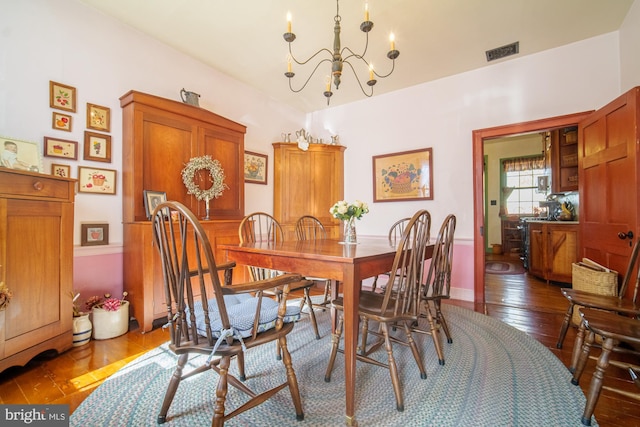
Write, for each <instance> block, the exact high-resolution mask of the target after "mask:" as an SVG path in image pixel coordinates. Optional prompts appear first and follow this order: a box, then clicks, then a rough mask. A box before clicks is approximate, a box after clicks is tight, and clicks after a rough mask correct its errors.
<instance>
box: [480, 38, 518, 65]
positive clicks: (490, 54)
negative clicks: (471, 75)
mask: <svg viewBox="0 0 640 427" xmlns="http://www.w3.org/2000/svg"><path fill="white" fill-rule="evenodd" d="M518 52H520V42H515V43H511V44H508V45H506V46H501V47H497V48H495V49H491V50H488V51H487V52H486V54H487V62H491V61H494V60H496V59H500V58H504V57H505V56H511V55H515V54H516V53H518Z"/></svg>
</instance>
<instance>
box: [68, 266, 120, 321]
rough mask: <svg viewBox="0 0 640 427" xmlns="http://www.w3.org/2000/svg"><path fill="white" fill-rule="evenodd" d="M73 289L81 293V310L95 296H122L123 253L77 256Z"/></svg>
mask: <svg viewBox="0 0 640 427" xmlns="http://www.w3.org/2000/svg"><path fill="white" fill-rule="evenodd" d="M73 289H74V291H75V292H80V304H81V310H84V302H85V301H86V300H87V299H88V298H89V297H91V296H93V295H104V294H105V293H110V294H111V295H113V296H114V297H120V296H121V295H122V253H110V254H98V255H83V256H75V257H74V259H73Z"/></svg>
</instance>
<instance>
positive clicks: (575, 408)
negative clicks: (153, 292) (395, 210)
mask: <svg viewBox="0 0 640 427" xmlns="http://www.w3.org/2000/svg"><path fill="white" fill-rule="evenodd" d="M443 310H444V312H445V317H446V319H447V321H448V323H449V327H450V329H451V334H452V337H453V343H451V344H448V343H446V340H444V339H443V340H442V342H443V344H442V345H443V348H444V352H445V359H446V364H445V365H444V366H440V365H438V361H437V357H436V354H435V349H434V346H433V342H432V340H431V337H430V336H418V337H416V339H417V341H418V342H419V344H420V348H421V349H422V351H423V353H422V357H423V360H424V362H425V367H426V369H427V375H428V377H427V379H420V375H419V372H418V368H417V366H416V364H415V361H414V360H413V357H412V355H411V352H410V350H409V349H408V348H407V347H404V346H394V355H395V356H396V361H397V364H398V368H399V373H400V376H401V383H402V384H401V385H402V390H403V393H404V400H405V402H404V404H405V410H404V412H398V411H396V404H395V399H394V395H393V389H392V385H391V379H390V376H389V372H388V370H387V369H384V368H381V367H378V366H374V365H370V364H366V363H361V362H358V364H357V371H356V375H357V379H356V396H355V402H356V420H357V421H358V425H359V426H360V427H362V426H385V427H387V426H439V427H440V426H455V427H458V426H523V425H545V426H574V425H575V426H581V425H582V424H581V423H580V417H581V415H582V412H583V410H584V405H585V400H586V399H585V396H584V394H583V393H582V391H581V389H580V387H576V386H573V385H571V383H570V380H571V374H570V373H569V371H568V370H567V368H566V367H565V366H564V365H563V364H562V363H561V362H560V360H558V358H557V357H556V356H555V355H554V354H553V353H551V351H550V350H549V349H547V348H546V347H544V346H543V345H542V344H540V343H539V342H537V341H536V340H535V339H533V338H531V337H530V336H528V335H527V334H525V333H524V332H521V331H519V330H517V329H515V328H513V327H511V326H509V325H506V324H504V323H502V322H500V321H498V320H496V319H492V318H490V317H488V316H485V315H482V314H479V313H475V312H472V311H470V310H466V309H463V308H460V307H456V306H452V305H444V306H443ZM316 316H317V319H318V323H319V325H318V326H319V330H320V334H321V336H322V339H320V340H316V339H315V337H314V333H313V330H312V328H311V325H310V322H309V320H308V318H307V317H306V316H304V317H303V319H302V320H301V321H299V322H298V324H296V326H295V328H294V329H293V331H292V332H291V333H290V334H289V338H288V347H289V350H290V352H291V356H292V359H293V364H294V368H295V371H296V375H297V378H298V383H299V386H300V393H301V397H302V403H303V408H304V412H305V419H304V421H302V422H297V421H296V418H295V410H294V408H293V403H292V401H291V396H290V394H289V391H288V389H284V390H282V391H280V392H278V393H277V394H276V395H275V396H273V397H272V398H271V399H269V400H267V401H266V402H265V403H263V404H261V405H259V406H258V407H256V408H253V409H251V410H249V411H246V412H244V413H243V414H241V415H239V416H237V417H235V418H233V419H232V420H230V421H229V422H228V423H226V425H229V426H298V427H311V426H322V427H324V426H342V425H345V416H344V412H345V391H344V380H343V378H344V363H343V361H344V358H343V356H342V355H341V354H338V357H337V359H336V364H335V366H334V370H333V373H332V377H331V382H329V383H326V382H325V381H324V375H325V370H326V367H327V360H328V357H329V353H330V350H331V336H330V326H331V322H330V317H329V311H328V310H327V311H324V312H322V311H316ZM419 335H421V334H419ZM377 358H378V359H379V360H381V361H384V362H385V363H386V352H385V351H384V349H382V350H381V351H378V352H377ZM203 360H204V356H197V357H193V358H192V359H191V360H190V361H189V363H188V365H187V367H186V368H185V371H186V370H187V369H191V368H193V367H195V366H198V365H199V364H201V363H202V362H203ZM175 363H176V357H175V356H174V355H173V353H172V352H171V351H169V350H168V348H167V344H163V345H161V346H159V347H158V348H156V349H154V350H151V351H149V352H148V353H146V354H144V355H142V356H141V357H139V358H137V359H136V360H134V361H132V362H131V363H129V364H128V365H126V366H124V367H123V368H122V369H120V370H119V371H118V372H116V373H115V374H114V375H112V376H111V377H109V378H108V379H107V380H106V381H105V382H104V383H103V384H102V385H100V386H99V387H98V388H97V389H96V390H95V391H94V392H93V393H92V394H91V395H89V396H88V397H87V399H85V400H84V402H83V403H82V404H81V405H80V406H79V407H78V408H77V409H76V411H74V413H73V414H72V415H71V418H70V425H71V426H117V427H122V426H136V427H137V426H154V425H156V418H157V415H158V412H159V410H160V406H161V405H162V400H163V397H164V393H165V390H166V387H167V385H168V383H169V378H170V376H171V374H172V372H173V370H174V367H175ZM245 366H246V373H247V381H246V384H247V385H248V386H249V387H250V388H252V389H253V390H255V391H257V392H260V391H262V390H265V389H266V388H267V387H270V386H272V385H274V383H276V382H283V381H284V378H285V370H284V366H283V364H282V362H281V361H278V360H276V359H275V344H274V345H266V346H262V348H256V349H251V350H249V351H248V352H247V354H246V356H245ZM230 371H233V372H237V370H236V364H235V361H233V362H232V368H231V369H230ZM217 380H218V377H217V375H216V374H215V373H214V372H213V371H211V372H206V373H203V374H200V375H197V376H195V377H193V378H190V379H188V380H184V381H183V382H182V383H181V384H180V387H179V388H178V391H177V393H176V396H175V398H174V401H173V403H172V405H171V407H170V409H169V413H168V414H167V417H168V418H167V422H166V423H165V424H164V425H166V426H168V427H173V426H186V427H198V426H209V425H211V418H212V414H213V400H214V396H215V389H216V384H217ZM227 397H228V400H227V411H229V408H235V407H237V406H239V405H241V404H242V403H243V402H244V395H243V393H240V392H238V391H237V390H235V389H234V388H233V387H232V386H229V394H228V395H227ZM592 425H597V423H596V422H595V419H592Z"/></svg>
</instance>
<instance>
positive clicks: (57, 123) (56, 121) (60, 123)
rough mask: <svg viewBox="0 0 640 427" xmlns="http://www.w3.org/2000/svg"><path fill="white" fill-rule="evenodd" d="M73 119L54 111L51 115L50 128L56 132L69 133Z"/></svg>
mask: <svg viewBox="0 0 640 427" xmlns="http://www.w3.org/2000/svg"><path fill="white" fill-rule="evenodd" d="M72 126H73V117H72V116H70V115H69V114H62V113H58V112H57V111H54V112H53V113H51V127H52V128H53V129H56V130H63V131H65V132H71V128H72Z"/></svg>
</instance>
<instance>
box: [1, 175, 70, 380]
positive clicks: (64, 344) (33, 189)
mask: <svg viewBox="0 0 640 427" xmlns="http://www.w3.org/2000/svg"><path fill="white" fill-rule="evenodd" d="M75 182H76V180H75V179H69V178H59V177H54V176H50V175H42V174H39V173H35V172H23V171H17V170H12V169H5V168H0V282H4V283H5V284H6V286H7V287H8V288H9V290H10V291H11V292H12V293H13V298H12V299H11V301H10V303H9V304H8V305H7V306H6V307H5V309H4V310H0V372H2V371H4V370H5V369H6V368H9V367H11V366H24V365H25V364H26V363H27V362H28V361H29V360H31V359H32V358H33V357H34V356H37V355H38V354H40V353H42V352H43V351H45V350H51V349H54V350H57V351H58V352H59V353H61V352H63V351H64V350H67V349H68V348H70V347H71V344H72V339H73V335H72V322H73V310H72V298H71V291H72V288H73V211H74V209H73V206H74V197H75Z"/></svg>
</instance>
